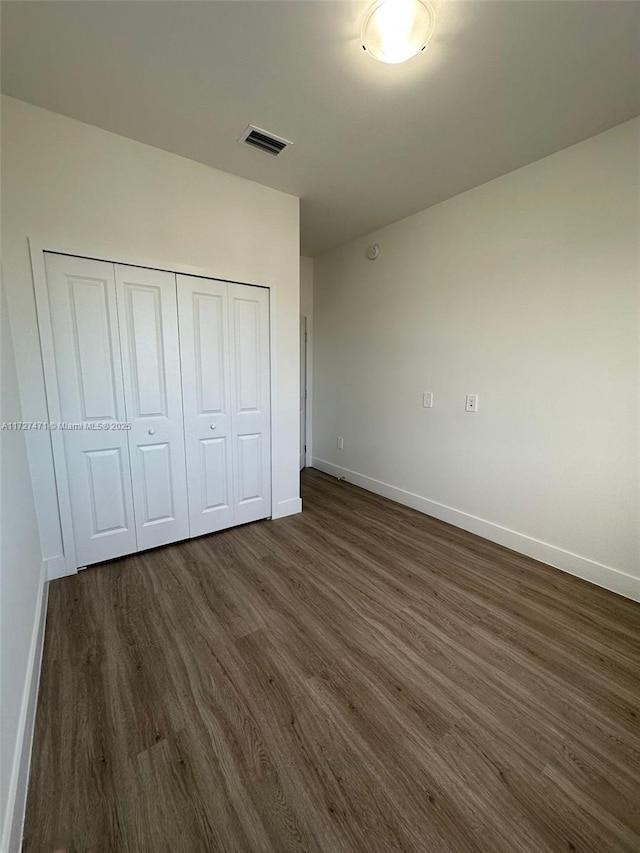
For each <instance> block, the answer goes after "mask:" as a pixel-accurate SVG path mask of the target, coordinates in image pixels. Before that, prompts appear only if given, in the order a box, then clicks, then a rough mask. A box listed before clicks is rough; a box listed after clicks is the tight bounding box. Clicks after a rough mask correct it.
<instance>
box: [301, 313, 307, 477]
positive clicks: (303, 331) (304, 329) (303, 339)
mask: <svg viewBox="0 0 640 853" xmlns="http://www.w3.org/2000/svg"><path fill="white" fill-rule="evenodd" d="M308 327H309V320H308V317H307V316H306V314H301V315H300V380H301V383H300V384H301V388H300V394H299V396H302V391H303V390H304V400H303V404H302V407H301V408H300V411H301V412H302V413H303V415H304V435H303V434H302V429H300V438H301V440H302V442H301V443H302V446H301V447H300V458H301V459H302V460H303V461H304V464H303V465H302V468H300V470H301V471H302V470H303V469H304V468H306V467H307V433H308V432H309V425H308V420H309V415H308V412H307V399H308V393H309V359H308V352H307V335H308V331H307V330H308ZM300 426H302V424H301V425H300Z"/></svg>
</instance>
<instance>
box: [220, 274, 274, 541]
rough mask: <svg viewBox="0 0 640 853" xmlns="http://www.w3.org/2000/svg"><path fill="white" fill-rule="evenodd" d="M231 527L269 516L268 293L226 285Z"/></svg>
mask: <svg viewBox="0 0 640 853" xmlns="http://www.w3.org/2000/svg"><path fill="white" fill-rule="evenodd" d="M229 329H230V337H231V341H230V344H231V359H232V362H233V375H234V377H235V380H236V381H235V382H234V383H232V388H231V399H232V416H231V420H232V431H233V439H234V440H233V446H234V454H233V483H234V497H235V504H234V510H235V519H236V521H235V523H236V524H244V523H246V522H248V521H256V520H258V519H260V518H267V517H268V516H270V515H271V451H270V448H271V407H270V399H271V391H270V387H271V381H270V375H269V358H270V348H269V291H268V290H267V289H265V288H263V287H255V286H251V285H244V284H229Z"/></svg>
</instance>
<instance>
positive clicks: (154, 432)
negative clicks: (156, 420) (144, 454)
mask: <svg viewBox="0 0 640 853" xmlns="http://www.w3.org/2000/svg"><path fill="white" fill-rule="evenodd" d="M147 432H148V433H149V435H155V434H156V431H155V429H148V430H147Z"/></svg>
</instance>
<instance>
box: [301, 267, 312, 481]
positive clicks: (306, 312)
mask: <svg viewBox="0 0 640 853" xmlns="http://www.w3.org/2000/svg"><path fill="white" fill-rule="evenodd" d="M300 314H301V315H302V316H303V317H306V318H307V410H306V411H307V459H306V464H307V465H311V464H312V461H313V258H304V257H302V258H300Z"/></svg>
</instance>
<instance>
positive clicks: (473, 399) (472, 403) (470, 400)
mask: <svg viewBox="0 0 640 853" xmlns="http://www.w3.org/2000/svg"><path fill="white" fill-rule="evenodd" d="M464 410H465V412H477V411H478V395H477V394H467V398H466V401H465V404H464Z"/></svg>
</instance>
